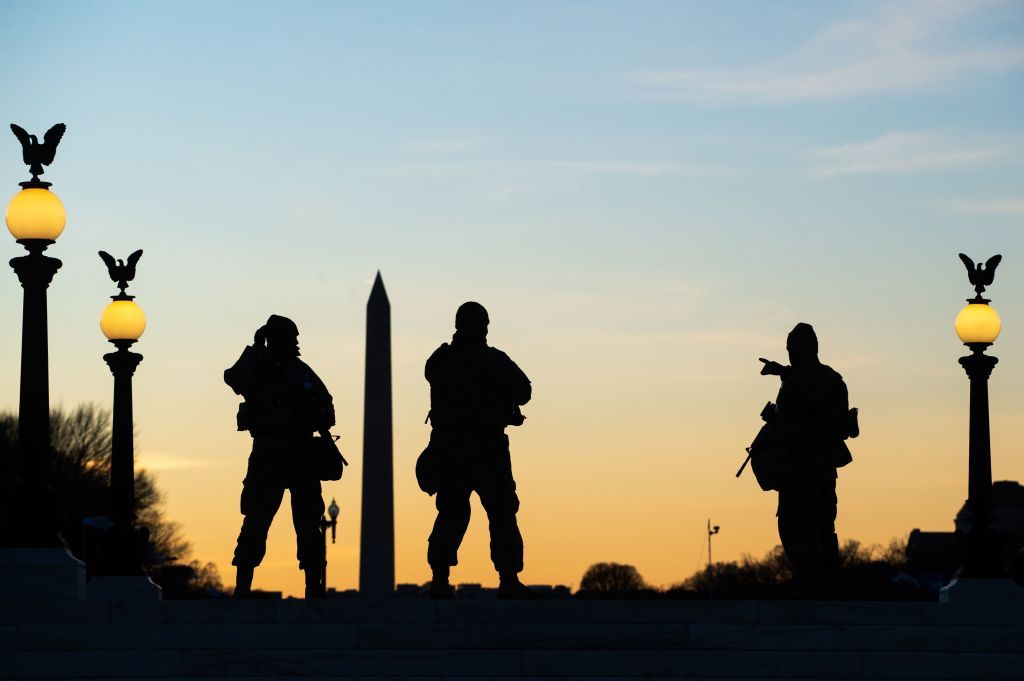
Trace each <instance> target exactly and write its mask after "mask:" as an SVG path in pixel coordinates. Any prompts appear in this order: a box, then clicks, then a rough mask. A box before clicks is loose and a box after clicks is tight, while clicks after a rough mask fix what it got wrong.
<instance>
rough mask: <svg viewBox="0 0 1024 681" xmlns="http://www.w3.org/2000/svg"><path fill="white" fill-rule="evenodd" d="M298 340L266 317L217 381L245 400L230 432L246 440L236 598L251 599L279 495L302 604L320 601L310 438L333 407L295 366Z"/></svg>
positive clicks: (299, 364)
mask: <svg viewBox="0 0 1024 681" xmlns="http://www.w3.org/2000/svg"><path fill="white" fill-rule="evenodd" d="M298 336H299V329H298V327H297V326H295V323H294V322H293V321H292V320H290V319H288V318H286V317H280V316H278V315H271V316H270V318H269V319H268V320H267V323H266V324H265V325H264V326H262V327H260V329H259V330H258V331H256V334H255V337H254V343H253V345H250V346H247V347H246V348H245V350H244V351H243V352H242V356H241V357H240V358H239V359H238V361H237V362H235V364H234V365H233V366H232V367H231V368H230V369H228V370H226V371H225V372H224V382H225V383H227V384H228V385H229V386H230V387H231V389H232V390H234V391H235V392H236V393H237V394H239V395H241V396H242V397H243V398H245V401H244V402H243V403H242V404H241V405H239V409H238V429H239V430H248V431H249V433H250V435H252V441H253V442H252V453H251V454H250V455H249V465H248V469H247V470H246V473H245V480H244V481H243V483H242V501H241V509H242V515H243V516H245V517H244V519H243V521H242V530H241V532H239V534H238V545H237V546H236V548H235V556H234V560H232V564H233V565H235V566H236V567H237V576H236V579H235V597H236V598H245V597H247V596H248V595H249V594H250V593H251V589H252V578H253V571H254V570H255V568H256V566H258V565H259V564H260V562H262V560H263V556H264V554H265V553H266V550H267V531H268V530H269V529H270V523H271V522H272V521H273V519H274V515H275V514H276V513H277V509H278V508H279V507H280V506H281V500H282V498H283V496H284V491H285V490H288V491H289V492H290V494H291V505H292V523H293V524H294V526H295V539H296V543H297V545H298V559H299V569H300V570H303V571H304V572H305V580H306V598H322V597H323V595H324V594H323V590H322V586H321V582H320V571H321V569H322V565H323V562H324V545H323V541H322V538H321V536H320V518H321V517H322V516H323V512H324V501H323V498H322V497H321V496H320V493H321V492H320V478H319V476H318V474H317V472H316V469H315V467H314V462H313V455H312V449H313V439H314V438H313V433H314V432H315V431H317V432H319V433H320V434H321V436H323V437H330V433H329V429H330V428H331V426H333V425H334V404H333V401H332V399H331V395H330V393H329V392H327V388H326V387H325V386H324V384H323V382H322V381H321V380H320V378H319V377H317V375H316V374H315V373H314V372H313V370H312V369H311V368H310V367H309V366H308V365H307V364H306V363H305V362H303V361H302V360H300V359H299V342H298Z"/></svg>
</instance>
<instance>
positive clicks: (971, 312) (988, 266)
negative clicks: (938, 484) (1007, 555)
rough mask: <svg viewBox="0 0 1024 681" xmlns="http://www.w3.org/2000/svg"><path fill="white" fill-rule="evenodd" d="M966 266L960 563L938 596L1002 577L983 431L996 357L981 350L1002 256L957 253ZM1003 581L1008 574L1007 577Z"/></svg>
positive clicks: (994, 317)
mask: <svg viewBox="0 0 1024 681" xmlns="http://www.w3.org/2000/svg"><path fill="white" fill-rule="evenodd" d="M960 259H961V260H962V261H963V262H964V265H966V267H967V272H968V277H969V278H970V282H971V284H973V285H974V287H975V291H976V295H975V297H974V298H969V299H968V300H967V305H966V306H965V307H964V308H963V309H962V310H960V313H959V314H957V316H956V322H955V328H956V333H957V336H959V337H960V340H961V341H962V342H963V344H964V345H966V346H967V347H968V348H970V350H971V354H969V355H967V356H965V357H961V358H960V366H962V367H963V368H964V371H965V372H966V373H967V378H968V379H969V380H970V384H971V388H970V430H969V436H968V480H967V503H966V514H965V515H964V516H963V517H962V518H961V519H960V520H959V521H958V523H957V528H956V534H957V540H958V544H959V547H960V553H961V558H960V560H961V565H960V569H959V570H958V571H957V574H956V577H955V578H954V580H953V581H952V582H951V583H950V584H949V585H948V586H947V587H945V588H944V589H943V590H942V591H943V593H942V594H941V596H942V600H944V601H947V600H948V599H949V591H951V590H954V591H963V590H964V589H963V587H959V588H958V587H957V586H956V585H957V583H958V582H961V583H962V582H963V581H964V580H971V581H973V580H979V579H980V580H985V579H993V578H1001V577H1002V578H1005V577H1006V571H1005V570H1004V569H1003V568H1002V565H1001V551H1000V548H1001V547H1000V545H999V541H998V538H997V537H996V535H995V533H994V532H993V531H992V527H991V523H992V449H991V442H990V437H989V411H988V379H989V376H991V375H992V369H993V368H994V367H995V365H996V364H997V363H998V362H999V360H998V358H996V357H993V356H992V355H986V354H985V350H986V349H987V348H988V347H989V346H991V345H992V343H994V342H995V340H996V338H998V337H999V332H1000V330H1001V328H1002V323H1001V322H1000V320H999V314H998V313H997V312H996V311H995V309H994V308H993V307H992V306H990V305H989V302H990V301H989V300H988V299H987V298H984V297H982V295H981V294H982V293H984V291H985V287H986V286H990V285H991V284H992V280H993V277H994V275H995V269H996V266H998V265H999V262H1000V260H1002V256H998V255H997V256H994V257H992V258H989V260H988V262H987V263H985V265H984V266H983V265H981V264H980V263H979V264H978V265H975V264H974V263H973V262H972V261H971V259H970V258H968V257H967V256H965V255H964V254H962V253H961V254H960ZM1007 581H1008V580H1007Z"/></svg>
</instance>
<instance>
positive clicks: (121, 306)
mask: <svg viewBox="0 0 1024 681" xmlns="http://www.w3.org/2000/svg"><path fill="white" fill-rule="evenodd" d="M100 330H101V331H103V335H104V336H106V337H107V339H108V340H112V341H119V340H127V341H136V340H139V337H140V336H141V335H142V332H143V331H145V330H146V315H145V314H143V312H142V308H141V307H139V306H138V305H136V304H135V301H134V300H115V301H113V302H112V303H110V305H107V308H106V309H105V310H103V316H101V317H100Z"/></svg>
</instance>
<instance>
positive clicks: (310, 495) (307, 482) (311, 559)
mask: <svg viewBox="0 0 1024 681" xmlns="http://www.w3.org/2000/svg"><path fill="white" fill-rule="evenodd" d="M288 489H289V491H290V492H291V496H292V525H294V526H295V544H296V547H297V551H296V554H297V555H296V557H297V558H298V559H299V569H300V570H310V569H312V570H315V571H316V572H317V573H319V572H320V570H322V569H323V564H324V539H323V535H322V534H321V533H320V519H321V518H322V517H323V515H324V499H323V496H321V489H320V481H319V480H317V479H316V478H315V477H313V476H312V475H309V476H303V477H301V478H299V479H296V480H293V481H292V484H291V485H289V487H288Z"/></svg>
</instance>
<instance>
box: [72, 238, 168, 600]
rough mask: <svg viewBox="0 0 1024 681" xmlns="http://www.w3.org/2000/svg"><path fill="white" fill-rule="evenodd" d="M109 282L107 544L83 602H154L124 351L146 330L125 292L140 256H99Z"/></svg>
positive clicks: (104, 321)
mask: <svg viewBox="0 0 1024 681" xmlns="http://www.w3.org/2000/svg"><path fill="white" fill-rule="evenodd" d="M100 257H101V258H102V259H103V262H104V263H105V264H106V265H107V270H108V273H109V274H110V278H111V280H112V281H114V282H116V283H117V286H118V288H119V289H120V292H119V293H118V294H117V295H114V296H111V297H110V298H111V302H110V303H109V304H108V305H107V307H106V308H105V309H104V310H103V314H102V315H101V316H100V330H101V331H102V332H103V335H104V336H106V337H107V340H108V341H110V342H111V343H112V344H113V345H114V347H115V348H117V349H116V350H115V351H114V352H109V353H107V354H105V355H103V360H104V361H105V362H106V363H107V366H108V367H110V373H112V374H113V375H114V409H113V427H112V432H111V447H110V496H111V504H110V505H111V516H112V520H113V521H114V527H113V531H112V536H111V537H110V539H111V541H110V542H109V543H108V546H107V547H106V551H105V557H104V560H103V565H102V568H101V572H102V573H103V574H102V575H101V576H99V577H94V578H93V579H91V580H90V581H89V598H90V599H95V600H108V601H110V600H159V599H160V596H161V592H160V587H158V586H157V585H156V584H153V582H152V581H150V579H149V577H148V576H147V575H146V571H145V569H144V568H143V566H142V560H143V553H144V551H145V547H146V540H147V539H148V535H147V533H146V532H145V531H140V530H139V529H137V528H136V527H135V444H134V427H133V424H134V419H133V418H132V376H134V375H135V369H136V367H138V366H139V362H141V361H142V355H140V354H139V353H137V352H132V351H131V350H130V348H131V346H132V345H134V344H135V342H136V341H138V340H139V338H140V337H141V336H142V332H143V331H145V330H146V315H145V314H143V312H142V308H141V307H139V305H138V303H136V302H135V296H130V295H128V294H127V293H125V289H126V288H127V287H128V282H130V281H131V280H132V279H134V278H135V265H136V263H137V262H138V261H139V258H141V257H142V251H135V252H134V253H132V254H131V255H130V256H128V262H127V264H125V262H124V261H123V260H114V258H113V257H111V256H110V255H109V254H107V253H105V252H103V251H100Z"/></svg>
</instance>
